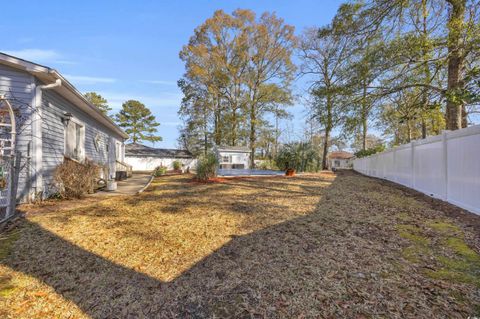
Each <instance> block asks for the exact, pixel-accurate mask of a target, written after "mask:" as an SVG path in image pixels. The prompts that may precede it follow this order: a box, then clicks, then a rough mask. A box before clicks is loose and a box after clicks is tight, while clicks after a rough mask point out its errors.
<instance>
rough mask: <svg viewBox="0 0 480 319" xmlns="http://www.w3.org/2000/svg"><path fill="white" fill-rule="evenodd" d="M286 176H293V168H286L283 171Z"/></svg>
mask: <svg viewBox="0 0 480 319" xmlns="http://www.w3.org/2000/svg"><path fill="white" fill-rule="evenodd" d="M285 175H286V176H295V168H287V170H286V171H285Z"/></svg>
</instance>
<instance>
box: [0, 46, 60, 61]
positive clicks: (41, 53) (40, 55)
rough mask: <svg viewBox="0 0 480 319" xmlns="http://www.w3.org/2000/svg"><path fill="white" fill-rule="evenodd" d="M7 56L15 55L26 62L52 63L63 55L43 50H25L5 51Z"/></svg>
mask: <svg viewBox="0 0 480 319" xmlns="http://www.w3.org/2000/svg"><path fill="white" fill-rule="evenodd" d="M4 52H5V53H6V54H9V55H13V56H16V57H19V58H22V59H25V60H30V61H32V62H35V61H52V60H55V59H58V58H60V57H61V55H60V54H59V53H58V52H57V51H55V50H42V49H23V50H11V51H4Z"/></svg>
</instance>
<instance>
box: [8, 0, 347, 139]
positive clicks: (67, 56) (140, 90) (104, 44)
mask: <svg viewBox="0 0 480 319" xmlns="http://www.w3.org/2000/svg"><path fill="white" fill-rule="evenodd" d="M341 2H342V1H340V0H296V1H290V0H289V1H287V0H277V1H274V0H269V1H261V0H257V1H193V0H191V1H140V0H137V1H118V0H117V1H113V0H112V1H106V0H105V1H84V0H82V1H48V0H46V1H18V0H16V1H8V2H5V3H3V4H2V11H3V12H5V13H8V14H4V15H2V19H1V20H0V27H1V30H2V41H1V43H0V51H2V52H7V53H10V54H12V55H17V56H19V57H22V58H25V59H27V60H31V61H33V62H36V63H40V64H44V65H47V66H49V67H53V68H55V69H57V70H58V71H60V72H61V73H62V74H63V75H64V76H65V77H66V78H67V79H69V80H70V81H71V82H72V83H73V84H74V85H76V86H77V88H78V89H79V90H80V91H81V92H88V91H96V92H98V93H100V94H101V95H102V96H104V97H105V98H107V99H108V101H109V103H110V105H111V106H112V107H113V108H114V110H118V109H119V108H120V106H121V104H122V102H124V101H125V100H128V99H137V100H139V101H141V102H143V103H144V104H145V105H147V106H148V107H149V108H150V109H151V110H152V112H153V113H154V114H155V116H156V118H157V121H158V122H160V123H161V126H160V128H159V135H161V136H162V137H163V142H159V143H156V144H155V146H156V147H175V146H176V139H177V136H178V134H177V126H178V125H179V124H180V120H179V118H178V116H177V110H178V107H179V104H180V101H181V94H180V92H179V90H178V88H177V86H176V81H177V80H178V79H179V78H180V77H181V76H182V74H183V72H184V66H183V63H182V61H181V60H180V59H179V58H178V52H179V51H180V50H181V48H182V46H183V45H184V44H186V43H187V42H188V39H189V37H190V36H191V35H192V34H193V30H194V29H195V27H197V26H198V25H200V24H201V23H202V22H203V21H205V20H206V19H207V18H209V17H210V16H211V15H212V14H213V12H214V11H215V10H217V9H223V10H225V11H226V12H229V13H230V12H232V11H233V10H235V9H237V8H246V9H251V10H254V11H255V12H256V13H258V14H261V13H262V12H264V11H275V12H276V13H277V15H278V16H280V17H282V18H284V19H285V22H286V23H288V24H291V25H294V26H295V28H296V30H297V33H298V34H299V33H301V31H302V30H303V29H304V28H306V27H311V26H321V25H324V24H327V23H329V22H330V20H331V19H332V17H333V16H334V14H335V12H336V10H337V8H338V6H339V5H340V3H341ZM304 86H305V81H304V80H301V81H299V82H297V83H296V85H295V90H296V93H298V94H301V93H302V92H303V89H304ZM290 111H291V113H292V114H293V115H294V119H293V121H290V122H289V123H288V128H289V131H290V132H293V135H295V134H300V132H301V129H302V125H303V122H304V108H303V106H302V105H301V103H300V102H298V103H297V104H296V105H295V106H293V107H291V108H290Z"/></svg>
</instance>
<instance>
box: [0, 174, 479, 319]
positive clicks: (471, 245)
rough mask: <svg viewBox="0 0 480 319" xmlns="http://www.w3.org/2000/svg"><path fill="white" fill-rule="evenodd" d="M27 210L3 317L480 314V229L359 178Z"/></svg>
mask: <svg viewBox="0 0 480 319" xmlns="http://www.w3.org/2000/svg"><path fill="white" fill-rule="evenodd" d="M23 209H24V210H25V211H26V212H27V214H26V218H22V219H20V220H19V221H17V223H16V224H15V225H14V226H12V227H11V229H10V230H9V231H8V232H6V233H3V234H0V317H2V318H90V317H91V318H137V317H139V318H157V317H158V318H172V317H179V318H225V317H236V318H237V317H240V318H242V317H245V318H252V317H253V318H282V317H285V318H292V317H295V318H318V317H325V318H332V317H348V318H369V317H398V318H400V317H411V318H439V317H449V318H466V317H468V316H474V315H477V316H478V315H480V307H479V305H480V256H479V254H478V251H479V249H480V239H479V236H480V221H479V220H480V217H475V216H473V215H471V214H468V213H465V212H463V211H462V210H460V209H456V208H454V207H453V206H450V205H448V204H444V203H441V202H438V201H433V200H430V199H428V198H426V197H424V196H422V195H419V194H418V193H415V192H413V191H410V190H407V189H404V188H401V187H397V186H394V185H393V184H390V183H387V182H381V181H378V180H375V179H371V178H367V177H363V176H361V175H358V174H354V173H341V174H339V175H338V176H334V175H331V174H326V173H324V174H316V175H305V176H297V177H294V178H286V177H278V176H277V177H264V178H237V179H225V180H223V179H218V180H217V181H216V182H215V183H208V184H201V183H196V182H193V180H192V176H191V175H182V176H169V177H161V178H157V179H156V180H155V181H154V183H153V184H152V185H151V186H150V188H148V189H147V190H146V191H145V192H144V193H142V194H140V195H138V196H124V197H110V198H103V199H102V198H98V197H95V198H89V199H86V200H83V201H80V202H75V203H72V204H69V205H66V204H65V203H57V204H52V203H46V204H43V206H29V207H24V208H23Z"/></svg>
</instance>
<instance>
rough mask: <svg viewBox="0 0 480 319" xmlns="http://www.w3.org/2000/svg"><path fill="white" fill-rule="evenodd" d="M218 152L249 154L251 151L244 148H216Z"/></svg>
mask: <svg viewBox="0 0 480 319" xmlns="http://www.w3.org/2000/svg"><path fill="white" fill-rule="evenodd" d="M217 151H218V152H237V153H250V152H251V150H250V149H249V148H248V147H246V146H218V147H217Z"/></svg>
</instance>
